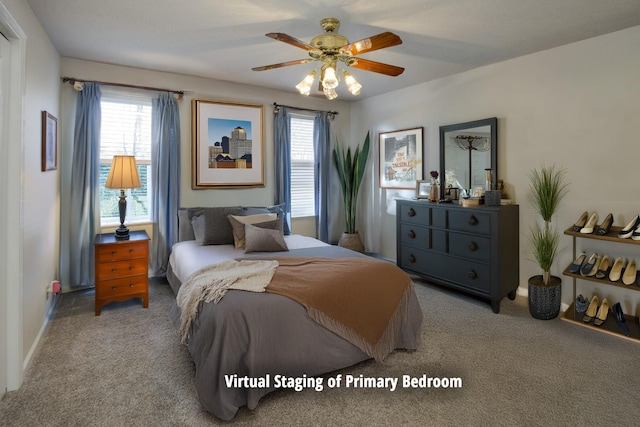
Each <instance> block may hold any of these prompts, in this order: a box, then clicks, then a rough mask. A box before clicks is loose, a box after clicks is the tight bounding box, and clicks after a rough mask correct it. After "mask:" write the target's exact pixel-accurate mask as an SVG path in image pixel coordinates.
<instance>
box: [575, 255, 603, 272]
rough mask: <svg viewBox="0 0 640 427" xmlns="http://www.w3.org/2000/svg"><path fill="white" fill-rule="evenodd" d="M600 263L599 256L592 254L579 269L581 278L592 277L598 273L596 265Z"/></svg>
mask: <svg viewBox="0 0 640 427" xmlns="http://www.w3.org/2000/svg"><path fill="white" fill-rule="evenodd" d="M599 261H600V255H598V254H593V255H591V256H590V257H589V260H588V261H587V262H586V263H585V264H584V265H583V266H582V268H581V269H580V274H581V275H583V276H587V277H589V276H593V275H595V274H596V271H598V263H599Z"/></svg>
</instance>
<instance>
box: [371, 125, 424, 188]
mask: <svg viewBox="0 0 640 427" xmlns="http://www.w3.org/2000/svg"><path fill="white" fill-rule="evenodd" d="M423 134H424V128H422V127H417V128H412V129H403V130H396V131H392V132H381V133H380V134H379V136H378V140H379V146H380V148H379V149H380V151H379V156H378V159H379V164H378V175H379V178H380V179H379V185H380V188H397V189H414V188H416V181H421V180H422V179H423V176H424V174H423V165H424V159H423V157H422V153H423V144H424V140H423Z"/></svg>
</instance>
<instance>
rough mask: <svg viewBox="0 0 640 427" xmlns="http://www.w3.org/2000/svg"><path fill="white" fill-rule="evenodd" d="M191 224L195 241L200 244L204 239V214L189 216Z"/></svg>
mask: <svg viewBox="0 0 640 427" xmlns="http://www.w3.org/2000/svg"><path fill="white" fill-rule="evenodd" d="M191 226H192V227H193V235H194V237H195V239H196V242H198V243H200V244H202V241H203V240H204V215H198V216H194V217H193V218H191Z"/></svg>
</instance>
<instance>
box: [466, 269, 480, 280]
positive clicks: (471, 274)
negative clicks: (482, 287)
mask: <svg viewBox="0 0 640 427" xmlns="http://www.w3.org/2000/svg"><path fill="white" fill-rule="evenodd" d="M468 276H469V279H477V278H478V273H476V272H475V271H474V270H469V274H468Z"/></svg>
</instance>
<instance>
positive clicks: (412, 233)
mask: <svg viewBox="0 0 640 427" xmlns="http://www.w3.org/2000/svg"><path fill="white" fill-rule="evenodd" d="M409 238H410V239H415V238H416V232H415V231H413V230H409Z"/></svg>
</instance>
